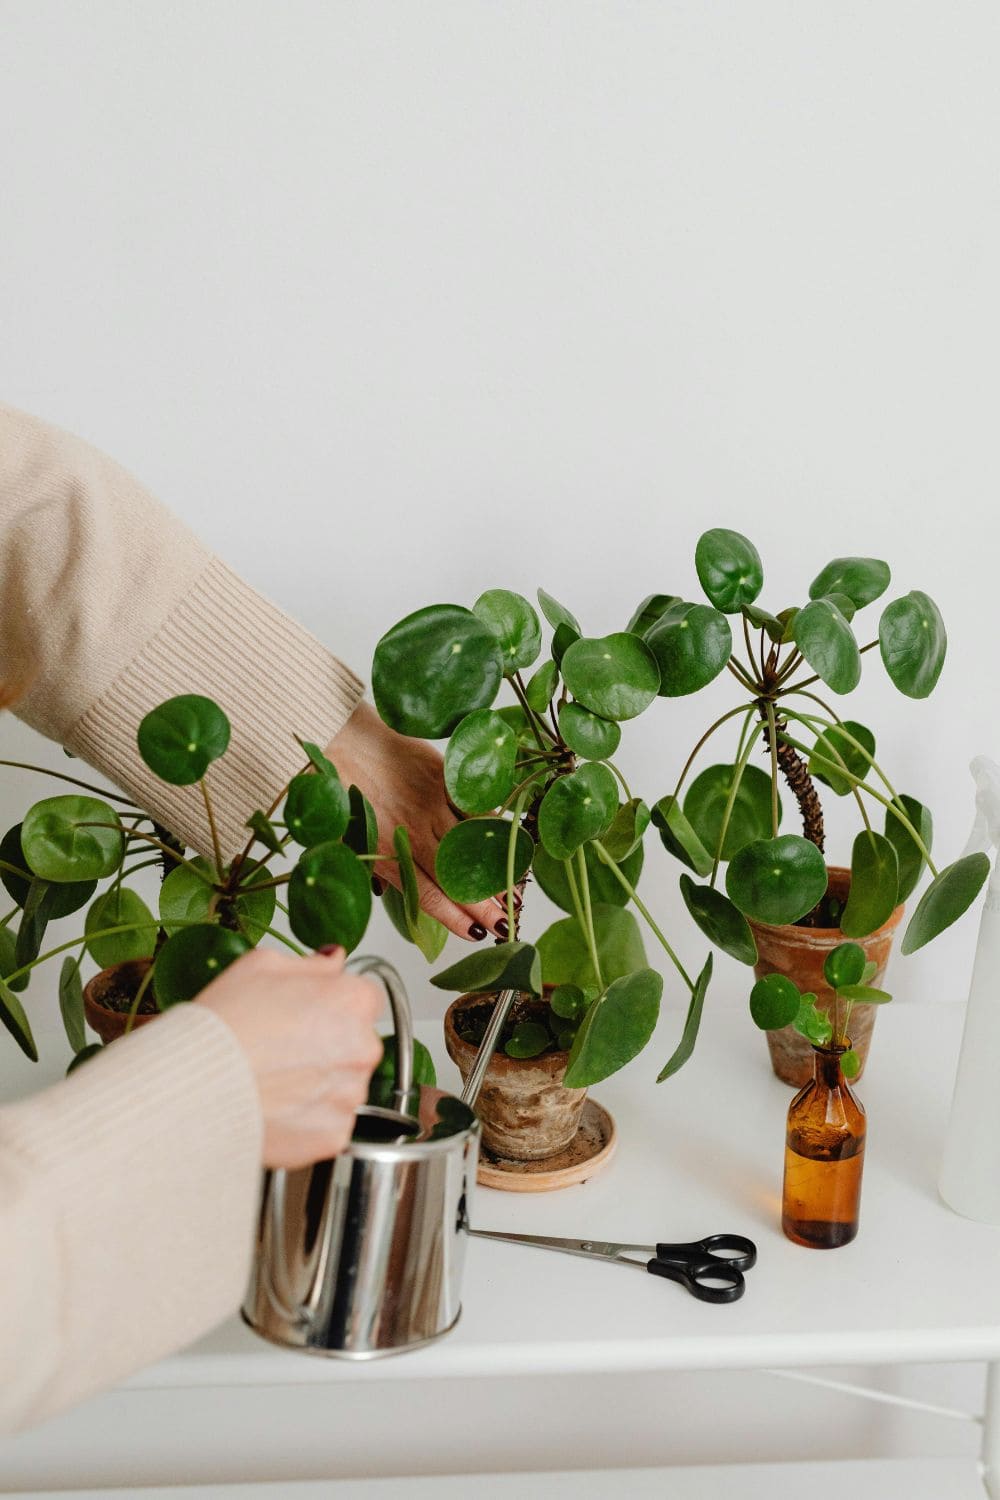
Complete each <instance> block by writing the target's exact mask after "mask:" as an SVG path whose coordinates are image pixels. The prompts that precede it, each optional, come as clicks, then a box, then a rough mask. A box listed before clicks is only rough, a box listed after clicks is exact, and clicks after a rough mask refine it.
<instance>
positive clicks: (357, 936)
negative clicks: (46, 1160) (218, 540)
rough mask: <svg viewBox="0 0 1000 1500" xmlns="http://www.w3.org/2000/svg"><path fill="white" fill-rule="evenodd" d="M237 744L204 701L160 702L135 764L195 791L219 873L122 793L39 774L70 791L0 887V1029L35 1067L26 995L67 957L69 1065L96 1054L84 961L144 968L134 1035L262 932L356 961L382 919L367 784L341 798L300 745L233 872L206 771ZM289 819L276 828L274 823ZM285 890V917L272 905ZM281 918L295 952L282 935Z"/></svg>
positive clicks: (43, 806) (315, 757)
mask: <svg viewBox="0 0 1000 1500" xmlns="http://www.w3.org/2000/svg"><path fill="white" fill-rule="evenodd" d="M229 734H230V728H229V720H228V719H227V718H226V715H225V714H224V713H223V711H222V709H221V708H219V706H218V705H217V704H216V703H213V702H212V700H211V699H209V698H204V697H201V696H198V695H195V694H185V695H182V696H180V697H176V698H171V699H168V700H167V702H165V703H162V704H160V705H159V707H157V708H154V709H153V710H152V711H151V712H150V713H148V714H147V715H146V717H145V718H144V719H143V721H142V723H141V724H140V726H139V730H138V745H139V751H140V754H141V755H142V758H143V760H144V761H145V762H146V764H147V766H148V767H149V768H150V770H151V771H153V772H154V773H155V774H156V775H157V776H158V777H160V779H161V780H162V781H165V782H168V783H169V784H170V785H172V786H192V785H197V786H198V788H199V789H200V792H201V795H202V797H203V799H204V803H205V812H206V816H207V819H208V825H209V828H210V830H211V836H212V842H213V846H214V857H213V858H212V859H211V860H209V859H205V858H203V857H202V856H200V855H196V856H191V855H189V854H187V853H186V852H185V850H184V848H183V847H182V845H181V844H180V843H179V842H178V841H177V840H176V839H175V838H174V837H173V836H172V835H171V834H169V833H168V832H167V831H166V830H165V829H164V828H161V827H160V826H159V825H157V824H156V823H154V822H153V820H152V819H150V818H149V817H147V816H146V814H144V813H143V812H142V811H141V809H139V808H135V807H132V806H131V805H129V803H128V801H127V799H126V798H123V797H120V796H119V795H118V794H117V793H114V792H107V791H103V790H102V789H101V788H99V787H93V786H91V785H89V783H86V782H82V781H80V780H79V779H78V778H76V777H74V776H70V775H63V774H62V773H51V772H44V771H42V774H48V775H53V774H55V775H56V776H57V779H58V780H60V781H62V782H65V783H70V784H72V785H73V786H74V787H75V788H76V790H75V791H74V792H72V793H68V794H62V795H59V796H54V797H47V798H45V799H44V800H42V801H40V802H36V803H35V804H34V806H32V807H31V808H29V809H28V811H27V813H26V814H25V816H24V819H23V821H22V822H21V823H19V824H18V825H17V826H16V827H14V828H12V829H10V830H9V831H8V833H7V834H6V835H5V836H4V838H3V840H2V841H0V880H2V882H3V886H4V888H5V889H6V891H7V893H8V895H9V896H10V897H11V899H12V900H13V902H14V906H13V907H12V909H11V910H10V911H8V912H7V914H6V916H5V917H3V918H2V920H0V1021H2V1022H3V1024H4V1025H5V1026H6V1028H7V1030H8V1031H9V1032H10V1033H11V1035H12V1036H13V1037H14V1040H15V1041H16V1042H17V1044H18V1046H19V1047H20V1048H21V1050H22V1052H24V1053H25V1054H26V1055H27V1056H28V1057H30V1058H32V1059H33V1060H37V1057H38V1051H37V1047H36V1045H35V1039H34V1036H33V1034H32V1030H31V1025H30V1022H29V1020H28V1016H27V1013H26V1012H25V1009H24V1006H23V1004H22V1002H21V1000H20V999H19V998H18V996H19V993H20V992H22V991H23V990H24V989H25V987H26V985H27V984H28V981H29V979H30V977H31V975H32V973H33V972H34V970H35V969H36V968H37V967H38V966H39V965H40V964H42V963H44V962H46V960H48V959H51V958H55V957H57V956H59V955H63V964H62V972H61V976H60V981H59V999H60V1006H61V1010H62V1017H63V1023H64V1026H65V1030H66V1035H67V1038H68V1040H69V1043H70V1046H71V1047H72V1048H73V1052H74V1059H73V1062H71V1064H70V1068H72V1067H74V1066H75V1065H76V1064H77V1063H79V1062H81V1061H83V1060H85V1059H86V1058H87V1057H90V1056H92V1055H93V1054H94V1053H95V1052H97V1051H99V1050H100V1049H99V1046H98V1045H97V1044H91V1045H88V1044H87V1042H86V1036H85V1031H84V1010H83V991H82V985H81V979H80V965H81V961H82V958H83V955H84V953H85V952H86V953H88V954H89V955H90V957H91V958H93V959H94V960H96V962H97V964H98V965H99V966H100V967H102V968H106V967H110V966H112V965H115V964H121V963H127V962H128V961H130V960H135V959H148V960H149V961H150V962H149V965H148V967H147V968H146V969H145V972H144V975H143V978H142V981H141V983H140V984H139V986H138V989H137V992H136V993H135V995H134V997H133V999H132V1004H131V1010H130V1013H129V1017H128V1021H127V1023H126V1030H128V1029H129V1028H130V1027H131V1025H132V1024H133V1022H134V1020H135V1017H136V1015H137V1014H138V1012H139V1009H140V1006H141V1005H142V1003H143V1000H144V998H145V997H146V995H147V993H148V994H149V995H150V996H151V997H152V999H153V1001H154V1002H155V1007H156V1008H157V1009H159V1010H165V1009H167V1008H168V1007H169V1006H171V1005H176V1004H178V1003H179V1002H181V1001H185V1000H191V999H193V998H194V996H195V995H197V994H198V993H199V992H200V991H201V990H202V989H204V987H205V986H206V985H207V984H208V983H209V982H210V981H211V980H212V979H213V978H215V977H216V975H218V974H219V973H221V971H222V970H223V969H224V968H225V967H226V966H227V965H228V964H230V963H232V962H233V960H234V959H236V958H238V957H239V956H240V955H241V954H242V953H245V952H247V951H248V950H249V949H250V948H252V947H254V946H255V945H256V944H257V943H259V942H260V940H261V939H262V938H263V937H264V936H265V934H270V935H271V936H272V937H274V938H276V939H277V940H278V941H279V942H281V943H283V944H285V945H286V946H287V947H290V948H293V949H294V950H295V951H296V952H299V953H301V952H303V951H304V950H303V949H302V948H301V947H300V946H299V943H303V944H305V945H306V946H307V947H308V948H319V947H321V946H323V945H326V944H339V945H340V946H342V947H344V948H346V949H347V950H348V951H350V950H351V949H353V948H354V947H356V945H357V944H358V943H359V942H360V940H361V938H362V936H363V934H364V931H365V928H366V927H367V925H368V918H369V916H370V913H371V907H372V892H371V876H370V865H371V863H372V862H373V860H374V858H375V846H376V842H377V830H376V824H375V815H374V812H373V810H372V808H371V805H370V804H369V803H368V801H367V800H366V798H365V797H364V796H363V794H362V793H361V792H360V791H359V790H358V788H357V787H355V786H352V787H350V788H347V787H345V786H343V784H342V783H341V780H340V777H339V776H338V774H337V770H336V768H335V767H334V766H333V764H332V763H331V762H330V761H329V760H328V759H327V757H326V756H325V755H324V754H323V752H322V750H320V749H319V748H318V747H317V746H316V745H313V744H308V743H305V742H300V743H301V744H302V751H303V761H304V764H303V767H302V770H301V771H300V772H299V773H298V774H297V775H295V776H294V777H293V778H292V780H291V781H290V782H289V784H288V786H287V787H285V788H283V790H282V792H281V793H280V794H279V796H278V797H277V798H276V799H275V802H274V804H273V805H272V807H271V808H269V809H268V810H267V811H266V812H264V811H257V812H255V813H254V814H253V816H252V817H251V818H250V820H249V822H248V824H247V827H248V829H249V830H250V832H249V837H248V839H247V842H246V845H245V847H244V848H243V849H242V850H241V851H240V852H239V853H238V854H237V855H236V856H235V858H233V859H232V860H230V861H229V862H228V863H225V862H224V861H223V858H222V853H221V850H220V847H219V840H218V835H217V832H216V822H215V817H214V813H213V808H212V797H211V789H210V785H209V781H210V777H209V775H208V772H209V768H210V766H211V765H212V763H213V762H214V761H216V760H218V759H219V757H220V756H222V755H224V754H225V752H226V749H227V747H228V745H229ZM3 764H11V763H10V762H3ZM26 769H31V770H40V771H41V770H42V768H41V767H27V768H26ZM113 804H114V805H113ZM279 808H281V815H280V817H281V820H280V821H275V818H276V815H277V814H278V809H279ZM289 855H292V856H294V863H293V865H292V868H291V869H290V870H285V871H284V873H281V874H275V873H274V871H273V870H272V868H271V861H272V860H273V859H274V858H275V857H276V856H289ZM156 864H158V865H160V867H161V871H162V877H163V878H162V884H161V886H160V891H159V911H158V913H157V915H155V916H154V914H153V912H152V911H151V910H150V908H149V907H148V906H147V904H146V903H145V901H143V899H142V898H141V896H139V895H138V893H137V892H136V891H135V890H133V889H132V888H131V887H130V885H129V883H128V882H129V880H130V879H131V878H132V877H133V876H135V875H136V873H137V872H138V871H139V870H142V869H145V868H146V867H147V866H149V865H156ZM99 886H100V887H101V889H100V891H98V887H99ZM285 886H287V897H288V901H287V906H285V905H284V904H283V903H279V901H278V892H279V890H280V889H281V888H282V887H285ZM279 905H280V906H281V910H282V911H283V912H284V913H285V914H286V915H287V918H288V924H289V926H290V927H291V930H292V933H293V934H294V935H295V937H296V938H297V939H299V942H295V941H293V940H292V939H291V938H289V937H288V936H287V935H286V934H285V933H283V932H280V931H279V930H277V929H276V928H275V927H274V926H273V925H272V924H273V921H274V916H275V910H276V908H277V907H278V906H279ZM84 907H86V908H87V911H86V916H85V918H84V923H83V932H82V933H81V934H80V935H78V936H77V937H74V938H71V939H70V940H68V941H65V942H60V943H58V944H57V945H56V946H54V947H52V948H50V949H49V950H48V951H46V952H42V944H43V939H44V936H45V930H46V927H47V925H48V923H49V922H50V921H52V920H54V919H55V918H58V917H66V916H69V915H71V914H72V913H74V912H77V911H80V910H82V909H83V908H84ZM15 919H17V925H16V927H15V925H14V924H15Z"/></svg>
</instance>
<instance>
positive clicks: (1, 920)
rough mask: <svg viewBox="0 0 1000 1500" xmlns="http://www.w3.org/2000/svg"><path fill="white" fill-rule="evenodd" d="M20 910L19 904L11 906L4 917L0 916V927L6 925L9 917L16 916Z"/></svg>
mask: <svg viewBox="0 0 1000 1500" xmlns="http://www.w3.org/2000/svg"><path fill="white" fill-rule="evenodd" d="M20 910H21V908H20V907H19V906H12V907H11V909H10V911H9V912H8V913H7V915H6V916H5V917H0V927H6V926H7V923H8V922H9V921H10V919H11V917H16V916H17V914H18V912H19V911H20Z"/></svg>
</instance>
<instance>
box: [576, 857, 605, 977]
mask: <svg viewBox="0 0 1000 1500" xmlns="http://www.w3.org/2000/svg"><path fill="white" fill-rule="evenodd" d="M576 868H577V872H578V874H579V876H580V889H581V891H582V892H583V915H584V918H585V923H586V925H585V927H584V931H585V932H586V934H587V947H588V948H589V949H590V962H591V963H592V964H593V966H594V978H595V979H596V980H597V987H598V989H599V990H600V991H601V994H602V995H603V993H604V976H603V974H602V973H601V960H600V958H599V957H598V953H597V933H596V932H595V931H594V909H593V907H592V906H591V903H590V876H589V875H588V874H587V856H586V855H585V854H584V851H583V845H582V844H581V845H580V847H579V849H578V850H577V851H576Z"/></svg>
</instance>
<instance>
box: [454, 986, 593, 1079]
mask: <svg viewBox="0 0 1000 1500" xmlns="http://www.w3.org/2000/svg"><path fill="white" fill-rule="evenodd" d="M554 988H555V986H554V985H551V984H547V985H545V986H544V989H545V992H546V993H548V992H549V991H551V990H552V989H554ZM520 993H521V994H522V995H524V994H526V991H524V990H522V991H521V992H520ZM527 998H528V999H531V1000H537V999H538V996H537V995H529V996H527ZM480 1000H492V1001H493V1003H494V1005H495V1004H496V995H495V994H494V993H493V992H492V991H490V990H469V991H468V992H467V993H466V994H464V995H459V996H458V997H457V998H456V999H454V1000H453V1001H452V1002H451V1004H450V1005H449V1006H448V1009H447V1010H446V1011H445V1013H444V1039H445V1046H446V1047H447V1049H448V1054H449V1056H450V1057H451V1059H452V1061H453V1062H455V1063H458V1061H459V1057H461V1059H462V1061H467V1062H468V1063H469V1066H470V1067H471V1066H472V1063H473V1061H474V1059H475V1057H476V1055H477V1053H478V1051H479V1049H478V1047H475V1046H473V1044H472V1043H471V1042H467V1041H466V1040H465V1038H464V1037H462V1036H459V1034H458V1031H457V1029H456V1027H455V1013H456V1012H457V1011H459V1010H466V1009H467V1008H468V1007H469V1006H470V1005H471V1004H472V1003H473V1002H474V1001H480ZM568 1066H569V1052H568V1051H565V1052H560V1051H552V1052H540V1053H539V1055H538V1056H537V1057H508V1055H507V1053H506V1052H494V1054H493V1056H492V1057H491V1058H490V1061H489V1066H488V1068H487V1072H489V1071H490V1070H491V1069H496V1070H497V1071H498V1072H500V1073H517V1072H520V1071H521V1070H522V1069H525V1068H543V1069H544V1070H545V1071H546V1072H547V1073H552V1074H556V1073H560V1072H562V1073H564V1072H565V1071H566V1069H567V1067H568Z"/></svg>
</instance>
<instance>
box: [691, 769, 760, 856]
mask: <svg viewBox="0 0 1000 1500" xmlns="http://www.w3.org/2000/svg"><path fill="white" fill-rule="evenodd" d="M735 775H736V768H735V766H725V765H723V766H707V767H706V769H705V770H704V771H702V772H701V774H700V775H698V776H696V777H695V779H694V781H692V783H691V785H690V787H689V788H688V793H687V796H686V797H685V798H684V816H685V817H686V818H687V820H688V822H689V823H690V824H691V827H692V828H693V829H694V831H695V833H696V834H697V835H698V837H699V839H700V840H701V842H702V844H703V845H704V846H705V848H706V849H708V850H710V851H711V852H712V854H713V855H714V853H715V851H716V849H717V848H718V846H719V835H720V833H721V832H722V819H723V817H724V816H725V811H726V804H727V803H728V801H729V794H730V792H731V791H732V787H733V778H734V777H735ZM778 818H779V821H780V818H781V805H780V803H779V805H778ZM770 832H771V778H770V776H768V775H767V773H766V772H765V771H762V770H761V769H760V767H759V766H744V768H743V775H742V776H741V778H740V784H739V787H738V789H737V792H736V796H735V798H734V799H733V807H732V811H731V813H730V816H729V826H728V827H727V829H726V837H725V841H724V843H723V845H722V858H723V859H724V860H728V859H732V857H733V855H734V854H735V853H736V851H737V850H738V849H742V848H743V845H744V844H749V843H751V842H752V841H753V840H754V839H765V838H767V837H768V835H769V834H770Z"/></svg>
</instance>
